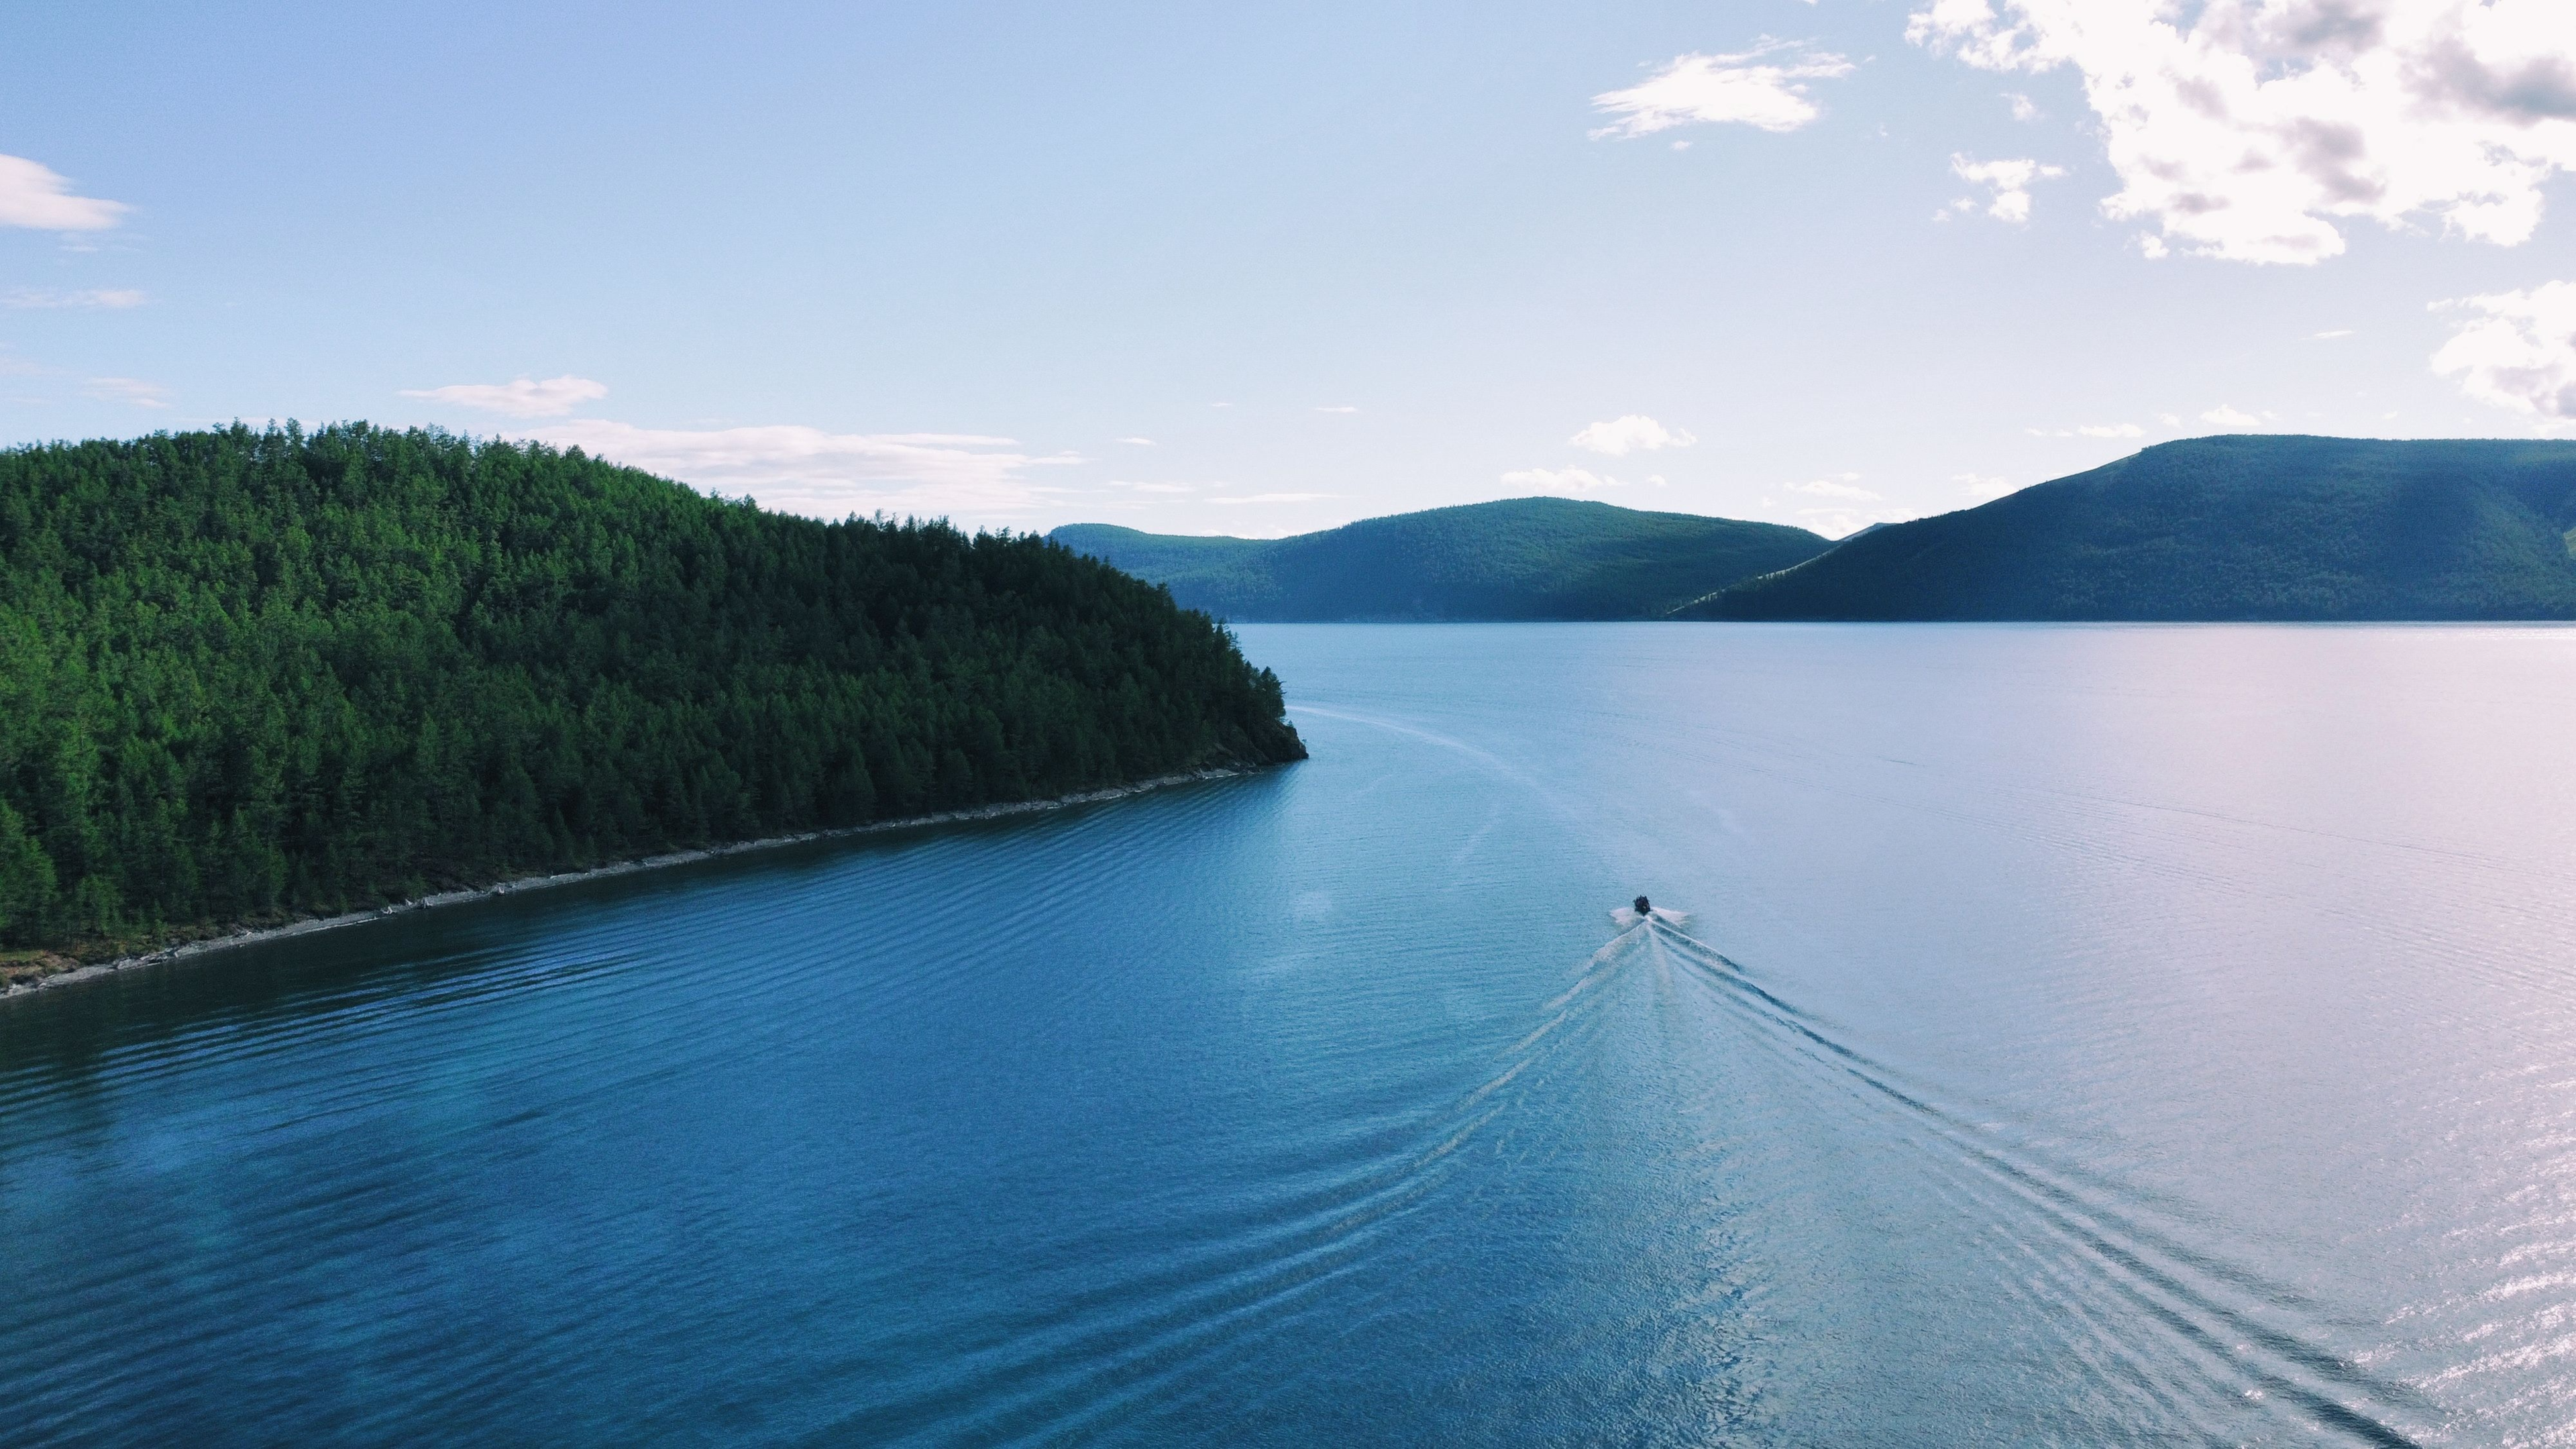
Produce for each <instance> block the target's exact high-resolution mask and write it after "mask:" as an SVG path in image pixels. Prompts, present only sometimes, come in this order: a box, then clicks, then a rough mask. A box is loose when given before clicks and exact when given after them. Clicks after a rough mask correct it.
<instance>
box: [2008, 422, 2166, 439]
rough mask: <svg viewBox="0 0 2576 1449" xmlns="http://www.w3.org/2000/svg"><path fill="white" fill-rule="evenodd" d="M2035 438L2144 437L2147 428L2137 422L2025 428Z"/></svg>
mask: <svg viewBox="0 0 2576 1449" xmlns="http://www.w3.org/2000/svg"><path fill="white" fill-rule="evenodd" d="M2022 431H2024V432H2026V433H2028V434H2030V435H2031V436H2032V437H2034V438H2143V437H2145V436H2146V435H2147V430H2146V429H2144V428H2142V427H2139V426H2138V425H2137V424H2136V423H2094V424H2090V425H2088V426H2085V427H2077V428H2053V429H2052V428H2025V429H2023V430H2022Z"/></svg>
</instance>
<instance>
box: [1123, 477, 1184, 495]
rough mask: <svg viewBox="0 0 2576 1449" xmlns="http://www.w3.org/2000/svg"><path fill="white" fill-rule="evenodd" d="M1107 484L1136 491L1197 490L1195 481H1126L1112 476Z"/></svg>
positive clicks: (1169, 491) (1181, 491)
mask: <svg viewBox="0 0 2576 1449" xmlns="http://www.w3.org/2000/svg"><path fill="white" fill-rule="evenodd" d="M1109 486H1110V487H1112V488H1125V489H1129V490H1132V491H1134V492H1137V493H1196V492H1197V491H1199V489H1198V485H1197V484H1195V483H1128V482H1122V481H1120V480H1118V479H1114V478H1113V479H1111V480H1110V483H1109Z"/></svg>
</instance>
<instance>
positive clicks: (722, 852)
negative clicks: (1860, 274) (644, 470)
mask: <svg viewBox="0 0 2576 1449" xmlns="http://www.w3.org/2000/svg"><path fill="white" fill-rule="evenodd" d="M1271 768H1275V767H1273V766H1267V765H1220V766H1210V767H1208V768H1206V769H1201V770H1184V771H1181V772H1180V773H1178V774H1171V775H1156V776H1154V777H1152V778H1150V779H1145V780H1136V781H1133V782H1130V783H1128V784H1125V785H1111V786H1107V787H1105V788H1103V789H1098V790H1083V791H1079V792H1076V793H1074V794H1071V795H1055V796H1050V797H1048V798H1046V799H1044V800H1010V801H1004V802H1002V803H1000V804H995V805H975V806H970V807H968V808H966V809H962V810H940V811H935V812H933V813H931V814H928V815H907V816H905V817H903V818H902V819H900V820H872V821H870V822H868V823H867V824H865V825H842V826H836V827H834V828H832V829H829V830H808V831H804V832H802V833H800V834H796V835H771V836H764V837H762V838H761V839H758V840H736V841H730V842H727V843H725V844H723V845H709V846H703V847H700V848H699V849H696V850H674V851H669V852H666V853H664V854H661V855H647V856H638V857H637V858H635V859H633V860H621V861H614V862H611V863H610V864H607V865H597V866H592V867H590V868H589V869H587V870H568V871H559V872H556V873H555V874H552V875H530V876H518V877H515V878H513V879H510V880H503V881H495V882H493V883H492V884H490V885H487V886H478V887H475V888H472V889H469V890H456V891H441V892H439V893H437V894H436V895H427V896H422V897H421V898H419V899H418V900H410V901H401V902H398V903H396V904H394V905H389V906H378V907H376V908H374V909H372V910H364V911H349V912H346V913H344V914H341V915H337V916H307V917H305V918H304V919H302V920H297V921H289V922H287V923H286V924H285V925H282V926H269V927H265V928H263V929H260V930H251V929H249V928H247V927H244V928H237V929H235V930H234V931H233V933H232V934H230V935H226V936H207V937H203V938H200V939H198V940H194V941H186V942H182V943H180V944H178V945H175V946H164V947H162V948H161V949H159V950H157V951H143V952H138V953H136V954H134V955H131V956H119V957H117V958H116V959H115V960H112V961H97V962H92V963H90V964H88V965H84V966H75V967H73V968H71V969H70V970H68V971H56V972H53V973H51V974H49V975H45V976H38V977H35V978H32V979H22V980H18V981H13V982H10V983H8V985H7V986H5V987H0V1001H6V1000H9V999H11V998H14V997H19V996H31V995H34V994H35V993H36V992H39V991H53V990H57V989H60V988H62V987H65V986H74V985H78V984H80V983H83V982H88V981H96V980H99V979H101V978H102V977H107V976H113V975H115V974H116V973H118V972H120V971H134V970H139V969H141V968H143V967H146V966H166V965H170V964H172V963H174V962H179V961H187V960H192V959H194V958H196V957H199V956H208V955H212V954H214V953H215V952H217V951H228V950H231V949H233V948H234V947H236V946H255V945H258V944H260V943H261V942H263V941H282V940H285V939H287V938H288V937H290V936H309V935H312V934H314V933H315V932H318V931H334V930H338V929H339V928H341V927H343V926H356V925H363V924H365V923H366V922H368V921H380V920H383V919H385V918H387V917H389V916H407V915H410V914H411V913H413V912H414V911H426V910H432V909H435V908H436V907H439V906H458V905H464V904H466V903H468V902H471V901H480V900H489V899H491V898H492V897H495V896H507V895H517V894H518V893H520V892H521V891H533V890H544V889H546V888H547V887H549V886H563V885H578V884H580V883H581V882H583V881H592V880H606V879H608V878H610V877H612V876H621V875H634V874H636V873H638V872H640V871H648V870H660V869H662V868H664V867H666V866H674V865H692V864H695V863H697V862H698V861H702V860H716V859H719V858H721V857H724V856H728V855H743V854H747V853H749V852H752V851H756V850H775V849H777V848H779V847H780V846H787V845H804V844H808V843H810V842H813V841H817V840H843V839H848V838H851V837H854V836H860V835H877V834H882V833H884V832H887V831H891V830H912V829H917V828H920V827H923V826H930V825H957V824H962V823H965V822H967V821H973V820H999V819H1003V818H1005V817H1008V816H1012V815H1033V814H1036V813H1038V812H1039V811H1044V810H1062V809H1065V808H1067V807H1069V806H1074V805H1096V804H1099V803H1101V802H1103V801H1107V800H1118V799H1123V798H1125V797H1127V796H1129V795H1142V794H1144V793H1146V792H1147V791H1149V790H1162V789H1167V788H1169V787H1171V786H1174V785H1194V784H1199V783H1202V782H1205V781H1209V780H1227V779H1233V778H1236V777H1238V776H1243V775H1250V774H1254V773H1257V772H1258V771H1260V770H1264V769H1271Z"/></svg>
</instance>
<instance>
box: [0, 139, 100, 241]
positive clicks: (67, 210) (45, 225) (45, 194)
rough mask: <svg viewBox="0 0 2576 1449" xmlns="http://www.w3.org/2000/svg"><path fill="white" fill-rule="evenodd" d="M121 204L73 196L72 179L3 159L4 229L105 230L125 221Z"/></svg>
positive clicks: (0, 200) (0, 205)
mask: <svg viewBox="0 0 2576 1449" xmlns="http://www.w3.org/2000/svg"><path fill="white" fill-rule="evenodd" d="M129 209H130V208H128V207H127V206H126V205H125V203H123V202H121V201H101V200H99V199H98V198H97V197H94V196H74V195H72V184H71V182H70V180H69V179H67V178H65V177H62V176H59V175H56V174H55V172H54V170H53V168H51V167H49V166H44V165H41V164H39V163H37V162H34V161H30V160H28V159H27V158H26V157H24V156H0V226H23V227H31V228H33V229H35V230H37V231H105V230H106V229H107V228H109V227H112V226H114V225H116V224H117V223H118V222H121V221H123V220H124V219H125V213H126V212H127V211H128V210H129Z"/></svg>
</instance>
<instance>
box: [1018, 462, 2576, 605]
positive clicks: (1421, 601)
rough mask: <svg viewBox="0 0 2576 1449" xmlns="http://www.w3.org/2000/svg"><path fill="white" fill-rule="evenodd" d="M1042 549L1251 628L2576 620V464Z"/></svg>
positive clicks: (2147, 477)
mask: <svg viewBox="0 0 2576 1449" xmlns="http://www.w3.org/2000/svg"><path fill="white" fill-rule="evenodd" d="M1051 536H1052V537H1053V538H1055V539H1056V540H1057V541H1059V542H1061V543H1064V544H1066V545H1068V546H1069V547H1071V548H1073V549H1075V550H1077V551H1079V552H1082V553H1087V554H1091V555H1093V556H1095V557H1098V558H1101V559H1104V560H1106V561H1107V562H1109V563H1111V564H1113V565H1116V566H1117V567H1118V568H1121V569H1124V570H1126V571H1127V572H1129V573H1132V574H1136V575H1138V576H1140V577H1142V578H1145V579H1148V580H1151V581H1153V582H1156V583H1162V584H1168V585H1170V587H1171V590H1172V596H1173V598H1174V599H1176V600H1177V601H1178V602H1180V603H1181V604H1183V605H1185V606H1187V607H1190V608H1194V609H1204V610H1206V611H1207V612H1209V613H1211V614H1215V615H1217V616H1218V617H1220V618H1229V619H1240V620H1246V621H1252V620H1361V619H1377V620H1437V619H1455V620H1466V619H1496V620H1508V619H1652V618H1681V619H1818V620H1832V619H1850V620H1939V619H1962V620H1964V619H1991V620H2009V619H2032V620H2046V619H2062V620H2230V619H2244V620H2265V619H2269V620H2333V619H2355V620H2361V619H2576V558H2571V557H2570V553H2571V550H2576V442H2541V441H2528V442H2526V441H2505V440H2462V441H2438V442H2383V441H2372V440H2366V439H2353V438H2307V437H2275V436H2245V437H2219V438H2195V439H2191V440H2188V441H2185V442H2177V443H2164V444H2159V445H2158V446H2156V447H2152V448H2148V449H2145V450H2143V451H2141V452H2138V453H2135V454H2132V455H2131V456H2129V457H2126V458H2123V459H2121V460H2120V461H2118V462H2116V463H2112V464H2109V465H2107V466H2104V467H2100V468H2096V469H2094V470H2092V471H2091V472H2089V473H2078V474H2076V475H2075V476H2073V477H2071V478H2060V479H2058V480H2056V481H2055V482H2052V483H2042V484H2038V485H2036V486H2034V487H2030V488H2025V489H2023V490H2022V491H2021V492H2018V493H2015V494H2011V495H2010V496H2008V497H2004V498H1999V499H1997V500H1995V501H1994V502H1992V503H1988V504H1985V505H1984V506H1982V507H1978V508H1970V509H1964V510H1962V511H1960V512H1957V513H1945V514H1942V515H1941V516H1939V517H1937V518H1921V519H1916V520H1914V521H1913V522H1910V523H1890V524H1876V525H1873V526H1871V527H1869V528H1867V529H1864V530H1862V531H1861V532H1859V533H1856V534H1853V535H1851V536H1850V537H1849V538H1846V539H1844V540H1842V541H1841V542H1840V543H1829V542H1827V541H1826V540H1824V539H1822V538H1819V537H1817V536H1816V535H1815V534H1812V533H1808V532H1806V531H1805V530H1803V529H1796V528H1785V527H1782V526H1780V525H1777V524H1768V523H1744V522H1738V521H1735V520H1732V519H1723V518H1701V517H1697V516H1695V515H1691V514H1683V513H1641V512H1637V511H1635V510H1633V509H1626V508H1615V507H1612V506H1611V505H1609V504H1606V503H1584V502H1576V501H1574V500H1571V499H1565V498H1518V499H1513V500H1510V501H1508V502H1503V503H1479V504H1474V505H1471V506H1468V507H1464V508H1439V509H1433V510H1432V511H1430V512H1428V513H1406V514H1399V515H1396V516H1394V517H1391V518H1372V519H1368V520H1366V521H1364V522H1360V523H1354V524H1350V525H1348V526H1347V527H1343V528H1336V529H1331V530H1328V531H1326V532H1322V533H1308V534H1300V535H1298V536H1297V537H1294V538H1282V539H1245V538H1195V537H1180V536H1174V535H1169V534H1151V533H1138V532H1136V531H1135V530H1134V529H1128V528H1116V527H1112V526H1110V525H1107V524H1099V523H1078V524H1073V525H1070V526H1068V527H1064V528H1059V529H1057V530H1056V531H1055V532H1054V534H1053V535H1051Z"/></svg>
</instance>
